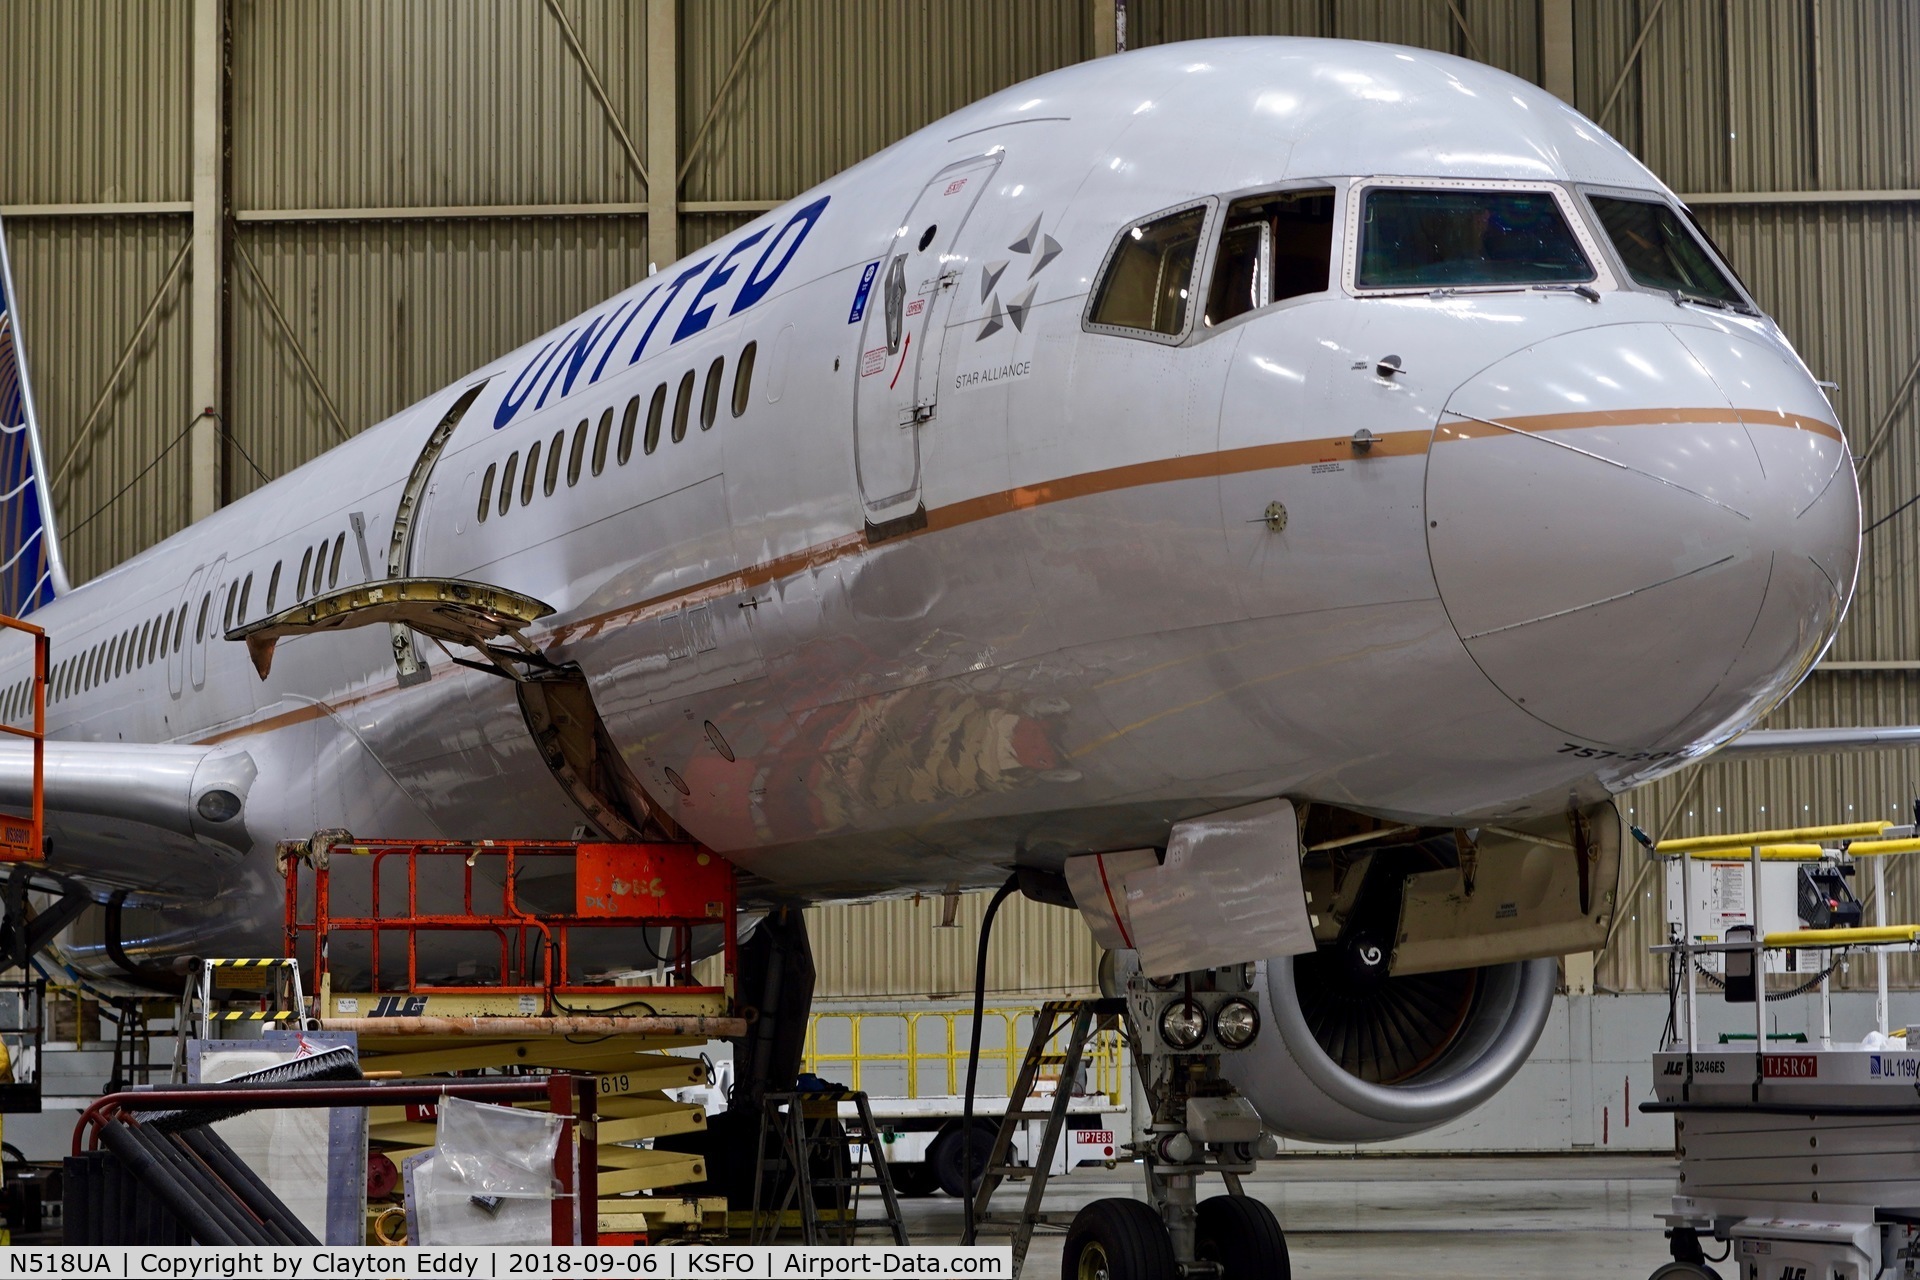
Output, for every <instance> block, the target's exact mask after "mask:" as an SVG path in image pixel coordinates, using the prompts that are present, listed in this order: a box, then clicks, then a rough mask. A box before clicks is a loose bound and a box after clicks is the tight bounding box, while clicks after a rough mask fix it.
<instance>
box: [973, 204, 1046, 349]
mask: <svg viewBox="0 0 1920 1280" xmlns="http://www.w3.org/2000/svg"><path fill="white" fill-rule="evenodd" d="M1046 216H1047V215H1046V214H1045V213H1041V214H1040V215H1039V216H1038V217H1036V218H1034V220H1033V224H1032V225H1031V226H1029V227H1028V228H1027V229H1026V231H1024V232H1023V233H1022V234H1021V236H1020V238H1019V239H1018V240H1015V241H1014V242H1013V243H1012V244H1010V245H1008V246H1007V248H1008V249H1009V250H1010V251H1011V252H1013V253H1018V254H1021V255H1023V256H1025V257H1026V258H1027V260H1028V261H1029V262H1030V263H1031V264H1032V265H1031V266H1029V267H1028V268H1027V275H1026V280H1027V287H1026V288H1024V289H1022V290H1021V291H1020V292H1019V294H1018V295H1017V296H1015V297H1013V298H1012V299H1010V300H1008V302H1007V303H1006V304H1005V305H1004V306H1002V304H1001V302H1000V295H999V294H998V293H996V292H995V290H996V289H998V288H999V287H1000V280H1001V278H1002V277H1003V276H1005V275H1006V274H1007V268H1008V267H1009V266H1011V265H1012V259H1010V258H1002V259H1000V260H999V261H998V262H989V263H987V264H986V266H984V267H982V268H981V269H980V301H982V302H984V303H986V304H987V318H986V319H985V320H983V321H981V322H980V332H979V333H977V334H975V335H974V338H973V340H974V341H975V342H979V341H982V340H983V339H986V338H990V337H992V336H993V335H994V334H996V333H998V332H1000V330H1002V329H1004V328H1006V326H1007V322H1008V321H1012V323H1013V329H1014V332H1015V333H1019V332H1021V331H1023V330H1024V329H1025V328H1026V327H1027V313H1028V312H1029V311H1031V310H1033V294H1034V290H1036V289H1038V288H1039V287H1040V286H1039V285H1038V284H1037V283H1035V282H1034V279H1033V278H1034V277H1035V276H1037V275H1039V274H1040V273H1041V272H1042V271H1043V270H1045V269H1046V266H1047V264H1048V263H1050V262H1052V261H1053V260H1054V259H1055V258H1057V257H1059V256H1060V242H1059V241H1058V240H1055V239H1054V238H1053V237H1052V236H1049V235H1042V234H1041V232H1040V222H1041V220H1042V219H1043V218H1045V217H1046Z"/></svg>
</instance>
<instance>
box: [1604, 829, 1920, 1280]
mask: <svg viewBox="0 0 1920 1280" xmlns="http://www.w3.org/2000/svg"><path fill="white" fill-rule="evenodd" d="M1635 834H1636V836H1638V835H1639V834H1640V833H1638V832H1636V833H1635ZM1642 842H1643V844H1646V845H1647V846H1648V847H1649V848H1650V850H1651V851H1652V852H1653V854H1654V856H1655V857H1656V858H1659V859H1662V860H1666V861H1668V862H1669V864H1670V872H1669V875H1670V881H1671V882H1672V883H1671V884H1670V889H1671V888H1674V887H1677V889H1678V893H1677V894H1675V893H1672V892H1670V894H1669V896H1670V898H1673V897H1677V898H1678V899H1679V901H1680V902H1681V903H1682V904H1684V908H1683V910H1682V911H1681V912H1680V918H1679V921H1678V924H1677V927H1675V928H1674V929H1673V938H1672V941H1670V942H1669V943H1668V944H1667V945H1665V946H1661V947H1656V948H1654V950H1655V951H1656V952H1658V953H1662V954H1666V955H1669V956H1672V957H1675V959H1676V960H1677V962H1678V963H1679V964H1680V965H1682V966H1683V967H1684V971H1685V978H1684V983H1682V982H1680V981H1679V980H1678V979H1676V982H1675V994H1676V998H1677V999H1679V1000H1680V1001H1681V1002H1682V1007H1681V1009H1680V1010H1679V1013H1680V1017H1678V1018H1677V1019H1676V1023H1677V1024H1678V1025H1677V1027H1676V1031H1677V1033H1678V1042H1677V1043H1676V1044H1674V1045H1673V1046H1672V1048H1671V1049H1669V1050H1667V1051H1663V1052H1661V1053H1657V1054H1655V1055H1654V1059H1653V1068H1654V1081H1655V1093H1656V1096H1657V1098H1658V1101H1656V1102H1652V1103H1647V1104H1644V1105H1643V1106H1642V1108H1641V1110H1643V1111H1646V1112H1652V1113H1663V1114H1671V1115H1672V1116H1673V1117H1674V1127H1675V1134H1676V1137H1677V1140H1678V1145H1679V1154H1680V1175H1679V1185H1678V1187H1677V1189H1676V1192H1675V1195H1674V1198H1673V1212H1672V1213H1670V1214H1668V1215H1666V1222H1667V1224H1668V1233H1667V1234H1668V1238H1669V1240H1670V1241H1671V1242H1672V1252H1673V1261H1672V1262H1670V1263H1667V1264H1665V1265H1663V1266H1662V1267H1661V1268H1660V1269H1658V1270H1657V1271H1655V1272H1654V1273H1653V1278H1654V1280H1683V1278H1688V1280H1691V1278H1694V1277H1721V1276H1722V1273H1721V1272H1720V1271H1718V1270H1715V1269H1714V1268H1713V1267H1712V1266H1711V1265H1710V1261H1724V1262H1725V1263H1726V1264H1727V1265H1728V1266H1730V1267H1733V1268H1737V1272H1736V1273H1735V1274H1737V1275H1738V1276H1739V1278H1740V1280H1816V1278H1817V1280H1915V1278H1916V1277H1920V1165H1917V1164H1916V1162H1915V1156H1914V1153H1915V1152H1916V1151H1920V1052H1908V1049H1907V1045H1908V1032H1907V1031H1905V1030H1904V1029H1902V1030H1892V1031H1890V1030H1889V1028H1888V1025H1887V966H1886V959H1885V953H1886V952H1887V951H1888V950H1890V949H1893V948H1899V949H1904V950H1911V949H1912V948H1913V947H1914V946H1915V945H1916V944H1920V924H1887V923H1885V921H1886V919H1887V916H1886V903H1887V896H1886V873H1885V866H1886V859H1887V858H1888V857H1891V856H1897V855H1904V854H1911V853H1915V852H1920V839H1916V838H1915V828H1913V827H1894V826H1892V825H1891V824H1889V823H1883V822H1872V823H1853V824H1848V825H1845V826H1828V827H1805V828H1795V829H1788V830H1779V831H1750V832H1741V833H1738V834H1733V835H1726V836H1704V837H1698V838H1694V839H1687V840H1668V841H1661V842H1659V843H1658V844H1657V845H1656V844H1653V843H1652V842H1651V841H1647V840H1645V839H1644V837H1642ZM1867 860H1871V861H1870V863H1868V862H1867ZM1696 864H1706V866H1707V867H1708V868H1710V870H1709V872H1708V874H1709V875H1712V876H1714V877H1715V878H1716V879H1715V883H1714V885H1713V886H1712V890H1711V892H1710V893H1706V894H1702V895H1701V897H1700V898H1699V899H1696V896H1695V894H1694V888H1695V883H1696V881H1695V877H1696V874H1697V870H1696ZM1783 864H1784V865H1783ZM1863 864H1865V865H1871V866H1872V868H1873V872H1874V895H1873V903H1874V909H1875V917H1874V918H1875V923H1874V924H1872V925H1866V926H1862V925H1861V924H1860V923H1859V921H1860V918H1861V915H1862V914H1863V913H1862V911H1861V904H1860V903H1859V902H1858V901H1857V900H1856V899H1854V897H1853V895H1852V892H1851V890H1850V888H1849V887H1848V881H1849V880H1850V879H1851V878H1852V877H1853V875H1854V873H1855V870H1856V868H1857V867H1859V866H1861V865H1863ZM1714 895H1718V898H1717V900H1715V901H1713V902H1712V903H1711V904H1710V908H1711V909H1710V910H1709V909H1707V906H1706V905H1703V904H1706V903H1707V899H1708V898H1709V897H1713V896H1714ZM1783 898H1784V899H1785V900H1784V901H1782V899H1783ZM1670 914H1671V913H1670ZM1795 916H1797V917H1798V918H1797V919H1795V918H1794V917H1795ZM1705 917H1710V918H1705ZM1770 924H1775V925H1778V924H1784V925H1785V926H1786V927H1784V928H1769V925H1770ZM1849 949H1858V950H1862V951H1870V952H1872V953H1874V954H1875V955H1876V957H1878V965H1877V967H1878V970H1879V999H1878V1004H1877V1006H1876V1017H1877V1022H1878V1026H1877V1028H1876V1029H1875V1031H1874V1032H1873V1033H1871V1034H1870V1035H1868V1036H1866V1037H1865V1038H1864V1039H1863V1040H1861V1041H1858V1042H1837V1041H1835V1040H1834V1038H1833V1034H1832V1007H1831V976H1832V973H1833V972H1834V969H1835V967H1836V965H1837V963H1838V960H1839V957H1840V956H1841V955H1842V954H1844V952H1845V951H1847V950H1849ZM1716 956H1718V957H1722V958H1723V964H1724V975H1723V976H1716V975H1714V974H1713V973H1712V971H1711V970H1709V969H1708V968H1706V966H1704V965H1703V964H1702V963H1701V961H1702V958H1711V957H1716ZM1770 964H1771V965H1772V966H1773V967H1774V968H1775V969H1776V970H1778V971H1791V972H1803V973H1810V974H1813V975H1816V976H1815V977H1814V978H1811V979H1808V980H1805V981H1802V982H1801V983H1800V987H1801V988H1803V989H1804V991H1788V992H1786V993H1784V994H1787V995H1792V994H1806V995H1808V996H1809V997H1810V998H1813V999H1816V1000H1817V1001H1818V1002H1819V1026H1820V1028H1821V1030H1820V1034H1819V1035H1818V1037H1817V1038H1815V1039H1814V1040H1813V1041H1812V1042H1810V1043H1807V1044H1805V1045H1799V1044H1796V1045H1794V1046H1792V1051H1790V1052H1783V1051H1780V1049H1779V1047H1777V1046H1771V1045H1770V1043H1769V1041H1770V1040H1771V1039H1776V1038H1775V1037H1771V1036H1770V1035H1769V1032H1768V1029H1767V1003H1768V999H1769V997H1768V995H1767V992H1766V977H1765V975H1766V973H1767V970H1768V967H1769V965H1770ZM1703 974H1704V975H1706V976H1708V977H1709V978H1710V979H1712V980H1713V981H1715V982H1717V983H1719V984H1721V985H1723V986H1724V989H1725V990H1726V993H1727V998H1728V1000H1729V1002H1733V1003H1742V1002H1751V1003H1752V1004H1753V1006H1754V1022H1753V1031H1752V1033H1751V1041H1752V1043H1751V1046H1750V1047H1749V1046H1748V1045H1747V1043H1746V1041H1747V1039H1748V1037H1747V1036H1745V1035H1740V1036H1727V1035H1722V1036H1721V1037H1720V1038H1719V1039H1720V1043H1719V1044H1718V1045H1717V1046H1714V1047H1710V1048H1708V1047H1702V1045H1701V1043H1700V1034H1699V991H1698V979H1699V978H1700V977H1701V976H1702V975H1703ZM1781 994H1782V993H1775V995H1774V997H1772V998H1775V999H1777V998H1780V996H1781ZM1915 1034H1920V1031H1916V1032H1915ZM1729 1040H1735V1041H1737V1042H1738V1044H1739V1047H1729V1044H1728V1042H1729ZM1916 1048H1920V1046H1916ZM1705 1239H1712V1240H1715V1241H1720V1242H1724V1243H1725V1245H1726V1253H1724V1254H1722V1255H1721V1256H1720V1257H1719V1258H1714V1259H1711V1260H1710V1259H1709V1257H1708V1255H1707V1254H1706V1251H1705V1249H1704V1248H1703V1246H1702V1241H1703V1240H1705Z"/></svg>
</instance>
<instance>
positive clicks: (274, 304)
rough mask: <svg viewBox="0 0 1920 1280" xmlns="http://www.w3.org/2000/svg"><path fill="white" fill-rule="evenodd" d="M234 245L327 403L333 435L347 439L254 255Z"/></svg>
mask: <svg viewBox="0 0 1920 1280" xmlns="http://www.w3.org/2000/svg"><path fill="white" fill-rule="evenodd" d="M233 247H234V250H235V251H236V252H237V253H238V255H239V258H240V265H241V266H243V267H245V268H246V269H247V274H248V275H249V276H251V277H252V278H253V283H254V287H255V288H257V289H259V290H260V296H261V298H263V299H265V301H266V304H267V311H268V312H269V313H270V314H271V315H272V316H273V321H274V323H275V324H276V325H278V326H279V328H280V336H281V337H283V338H285V339H286V340H287V345H288V346H289V347H292V348H293V355H294V358H295V359H296V360H298V361H299V362H300V367H301V368H302V369H304V370H306V374H307V382H308V383H309V384H311V385H312V387H313V390H314V394H316V395H318V396H319V397H320V403H321V404H322V405H324V406H326V410H327V417H328V418H330V419H332V420H333V431H334V434H335V435H337V436H339V437H340V439H341V440H343V441H344V440H347V439H349V438H350V437H349V434H348V432H347V424H346V423H344V422H342V421H341V420H340V410H338V409H336V408H335V407H334V404H333V397H332V396H330V395H328V394H327V387H326V384H325V383H323V382H321V381H320V374H319V372H318V371H317V370H316V369H315V368H314V367H313V361H311V360H309V359H307V349H306V348H305V347H304V346H302V345H301V343H300V339H299V338H298V337H297V336H296V335H295V334H294V332H293V326H292V325H290V324H288V323H287V318H286V316H284V315H282V314H281V312H280V304H279V302H278V301H276V300H275V299H274V296H273V290H271V289H269V288H267V281H266V278H265V277H264V276H262V275H261V274H260V268H259V267H257V266H255V265H254V262H253V255H252V254H250V253H248V252H247V247H246V246H245V245H243V244H238V243H236V244H235V245H234V246H233Z"/></svg>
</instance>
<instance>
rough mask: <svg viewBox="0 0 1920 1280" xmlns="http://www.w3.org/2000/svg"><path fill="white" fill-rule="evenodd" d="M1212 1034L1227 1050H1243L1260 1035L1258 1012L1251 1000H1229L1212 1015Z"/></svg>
mask: <svg viewBox="0 0 1920 1280" xmlns="http://www.w3.org/2000/svg"><path fill="white" fill-rule="evenodd" d="M1213 1034H1214V1038H1215V1039H1217V1040H1218V1041H1219V1042H1220V1043H1221V1044H1222V1045H1225V1046H1226V1047H1227V1048H1229V1049H1244V1048H1246V1047H1247V1046H1248V1045H1250V1044H1252V1043H1253V1038H1254V1037H1255V1036H1257V1035H1259V1034H1260V1011H1259V1010H1258V1009H1256V1008H1254V1007H1253V1002H1252V1001H1251V1000H1229V1001H1227V1002H1226V1003H1225V1004H1223V1005H1221V1006H1220V1012H1218V1013H1216V1014H1214V1015H1213Z"/></svg>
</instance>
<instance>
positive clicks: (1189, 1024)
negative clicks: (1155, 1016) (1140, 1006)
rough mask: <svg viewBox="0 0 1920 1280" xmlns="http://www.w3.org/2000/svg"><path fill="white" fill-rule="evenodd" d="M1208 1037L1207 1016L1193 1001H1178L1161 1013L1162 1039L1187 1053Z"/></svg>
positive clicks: (1173, 1047)
mask: <svg viewBox="0 0 1920 1280" xmlns="http://www.w3.org/2000/svg"><path fill="white" fill-rule="evenodd" d="M1206 1036H1207V1014H1206V1011H1205V1010H1204V1009H1202V1008H1201V1007H1200V1006H1199V1005H1197V1004H1195V1003H1193V1002H1192V1001H1191V1000H1177V1001H1174V1002H1173V1003H1171V1004H1169V1005H1167V1007H1166V1008H1165V1009H1163V1010H1162V1011H1161V1013H1160V1038H1161V1039H1162V1040H1165V1041H1166V1042H1167V1046H1168V1047H1169V1048H1172V1049H1177V1050H1179V1051H1180V1052H1182V1053H1185V1052H1187V1051H1189V1050H1191V1049H1193V1048H1194V1047H1196V1046H1197V1045H1198V1044H1199V1043H1200V1042H1201V1041H1202V1040H1204V1039H1206Z"/></svg>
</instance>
